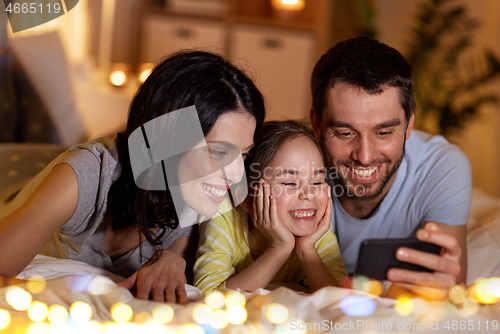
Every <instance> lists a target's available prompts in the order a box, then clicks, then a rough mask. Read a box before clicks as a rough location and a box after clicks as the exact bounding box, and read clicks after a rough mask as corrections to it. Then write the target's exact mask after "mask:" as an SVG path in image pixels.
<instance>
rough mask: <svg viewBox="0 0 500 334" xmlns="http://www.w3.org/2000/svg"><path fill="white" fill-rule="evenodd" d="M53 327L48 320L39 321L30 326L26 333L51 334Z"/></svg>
mask: <svg viewBox="0 0 500 334" xmlns="http://www.w3.org/2000/svg"><path fill="white" fill-rule="evenodd" d="M51 327H52V326H50V325H49V324H48V323H46V322H37V323H34V324H31V325H30V326H29V327H28V329H27V330H26V334H51V330H50V329H51Z"/></svg>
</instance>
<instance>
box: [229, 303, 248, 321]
mask: <svg viewBox="0 0 500 334" xmlns="http://www.w3.org/2000/svg"><path fill="white" fill-rule="evenodd" d="M226 315H227V320H228V321H229V323H231V324H233V325H241V324H243V323H244V322H245V321H246V320H247V310H245V308H244V307H242V306H231V307H230V308H229V309H227V310H226Z"/></svg>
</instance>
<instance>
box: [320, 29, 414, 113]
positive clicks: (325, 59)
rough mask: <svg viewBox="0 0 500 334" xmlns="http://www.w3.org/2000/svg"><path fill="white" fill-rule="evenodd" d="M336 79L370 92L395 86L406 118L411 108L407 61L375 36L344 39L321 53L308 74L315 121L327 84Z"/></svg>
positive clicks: (324, 103) (323, 101) (411, 89)
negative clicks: (310, 74) (310, 76)
mask: <svg viewBox="0 0 500 334" xmlns="http://www.w3.org/2000/svg"><path fill="white" fill-rule="evenodd" d="M336 82H345V83H347V84H349V85H352V86H354V87H358V88H361V89H363V90H364V91H365V92H367V93H368V94H372V95H374V94H381V93H382V92H383V91H384V89H386V88H387V87H397V88H399V98H400V102H401V106H402V107H403V110H404V111H405V117H406V121H407V122H408V121H409V119H410V117H411V116H412V114H413V113H414V112H415V109H416V106H415V98H414V96H413V77H412V68H411V66H410V64H408V62H407V61H406V59H404V57H403V56H402V55H401V54H400V53H399V52H398V51H397V50H396V49H394V48H391V47H390V46H388V45H386V44H384V43H380V42H379V41H377V40H374V39H371V38H367V37H358V38H353V39H348V40H345V41H343V42H340V43H338V44H337V45H335V46H334V47H332V48H331V49H330V50H328V52H327V53H325V54H324V55H323V56H321V58H320V60H319V61H318V62H317V63H316V66H315V67H314V71H313V74H312V78H311V89H312V95H313V107H314V109H315V113H316V120H317V121H320V120H321V118H322V114H323V110H324V109H325V106H326V94H327V92H328V88H333V87H334V85H335V83H336Z"/></svg>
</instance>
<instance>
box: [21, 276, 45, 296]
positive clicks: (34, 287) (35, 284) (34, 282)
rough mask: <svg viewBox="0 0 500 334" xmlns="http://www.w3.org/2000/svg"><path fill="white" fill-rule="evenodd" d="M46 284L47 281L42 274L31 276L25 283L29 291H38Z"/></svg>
mask: <svg viewBox="0 0 500 334" xmlns="http://www.w3.org/2000/svg"><path fill="white" fill-rule="evenodd" d="M46 285H47V282H46V281H45V278H43V277H42V276H35V277H32V278H31V279H30V280H29V281H28V283H26V287H27V288H28V291H29V292H31V293H40V292H42V291H43V289H45V286H46Z"/></svg>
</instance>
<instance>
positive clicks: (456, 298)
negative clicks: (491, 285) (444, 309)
mask: <svg viewBox="0 0 500 334" xmlns="http://www.w3.org/2000/svg"><path fill="white" fill-rule="evenodd" d="M448 296H449V297H450V300H451V302H452V303H454V304H462V303H463V301H464V300H465V298H467V288H465V287H464V286H462V285H459V284H455V285H453V286H452V287H451V288H450V291H449V292H448Z"/></svg>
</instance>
